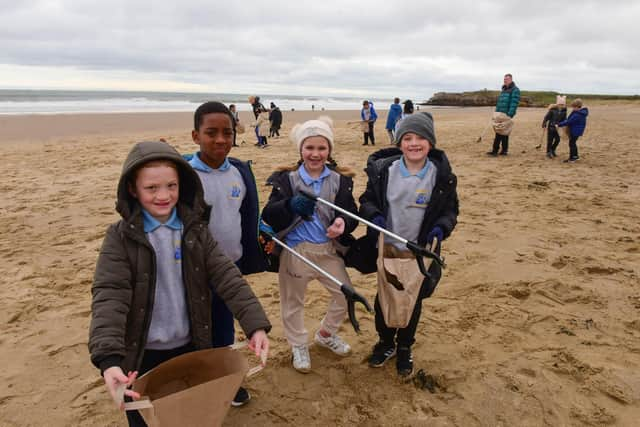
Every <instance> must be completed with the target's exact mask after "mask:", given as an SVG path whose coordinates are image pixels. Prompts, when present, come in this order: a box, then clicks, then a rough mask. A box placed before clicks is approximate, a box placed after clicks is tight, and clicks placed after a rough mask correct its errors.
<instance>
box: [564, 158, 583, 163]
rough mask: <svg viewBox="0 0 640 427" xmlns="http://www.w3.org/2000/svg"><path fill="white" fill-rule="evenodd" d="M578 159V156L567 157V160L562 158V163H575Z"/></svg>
mask: <svg viewBox="0 0 640 427" xmlns="http://www.w3.org/2000/svg"><path fill="white" fill-rule="evenodd" d="M578 160H580V157H569V158H568V159H567V160H563V161H562V163H575V162H577V161H578Z"/></svg>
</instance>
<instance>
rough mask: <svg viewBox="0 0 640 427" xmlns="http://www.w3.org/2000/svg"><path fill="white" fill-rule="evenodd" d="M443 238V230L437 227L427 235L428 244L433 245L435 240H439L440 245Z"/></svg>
mask: <svg viewBox="0 0 640 427" xmlns="http://www.w3.org/2000/svg"><path fill="white" fill-rule="evenodd" d="M443 238H444V233H443V231H442V228H440V227H438V226H437V225H436V226H435V227H433V228H432V229H431V231H430V232H429V234H427V244H428V245H431V244H432V243H433V239H438V244H440V242H442V239H443Z"/></svg>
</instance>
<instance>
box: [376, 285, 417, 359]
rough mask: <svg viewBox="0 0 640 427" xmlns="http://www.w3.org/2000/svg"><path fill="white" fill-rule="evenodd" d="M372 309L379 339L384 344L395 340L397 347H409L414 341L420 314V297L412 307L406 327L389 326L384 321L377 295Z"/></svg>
mask: <svg viewBox="0 0 640 427" xmlns="http://www.w3.org/2000/svg"><path fill="white" fill-rule="evenodd" d="M374 310H375V312H376V316H375V317H376V331H378V336H379V337H380V341H382V342H384V343H386V344H392V343H393V342H394V341H395V342H396V343H397V345H398V347H411V346H412V345H413V343H414V342H416V339H415V337H416V330H417V329H418V322H419V321H420V315H421V314H422V298H420V297H418V300H417V301H416V305H415V307H413V313H412V314H411V320H409V324H408V325H407V327H406V328H390V327H388V326H387V325H386V324H385V323H384V317H383V316H382V309H381V308H380V302H379V301H378V295H376V301H375V303H374Z"/></svg>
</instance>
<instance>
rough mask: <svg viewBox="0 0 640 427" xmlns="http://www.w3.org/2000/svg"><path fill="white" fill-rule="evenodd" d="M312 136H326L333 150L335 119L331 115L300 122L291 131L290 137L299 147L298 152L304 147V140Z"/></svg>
mask: <svg viewBox="0 0 640 427" xmlns="http://www.w3.org/2000/svg"><path fill="white" fill-rule="evenodd" d="M312 136H322V137H324V138H325V139H326V140H327V141H329V149H330V150H331V152H333V120H331V117H328V116H321V117H318V119H317V120H308V121H306V122H304V123H298V124H297V125H295V126H294V127H293V129H291V133H289V138H290V139H291V141H292V142H293V143H294V144H296V146H297V147H298V152H300V148H302V142H303V141H304V140H305V139H307V138H309V137H312Z"/></svg>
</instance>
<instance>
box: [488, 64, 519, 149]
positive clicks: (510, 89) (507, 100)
mask: <svg viewBox="0 0 640 427" xmlns="http://www.w3.org/2000/svg"><path fill="white" fill-rule="evenodd" d="M519 103H520V89H518V87H517V86H516V84H515V83H514V82H513V76H512V75H511V74H505V75H504V85H503V86H502V91H501V92H500V95H499V96H498V102H497V103H496V110H495V113H502V114H504V115H506V116H507V117H504V116H503V115H500V114H495V113H494V117H493V120H494V130H495V131H496V137H495V138H494V140H493V149H492V150H491V151H489V152H488V153H487V154H488V155H490V156H494V157H495V156H497V155H498V154H500V155H502V156H506V155H507V154H508V153H509V133H511V129H512V127H513V122H512V121H511V119H513V117H514V116H515V115H516V110H517V109H518V104H519ZM505 122H506V123H505ZM501 145H502V148H501V147H500V146H501ZM498 150H499V151H500V152H499V153H498Z"/></svg>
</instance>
